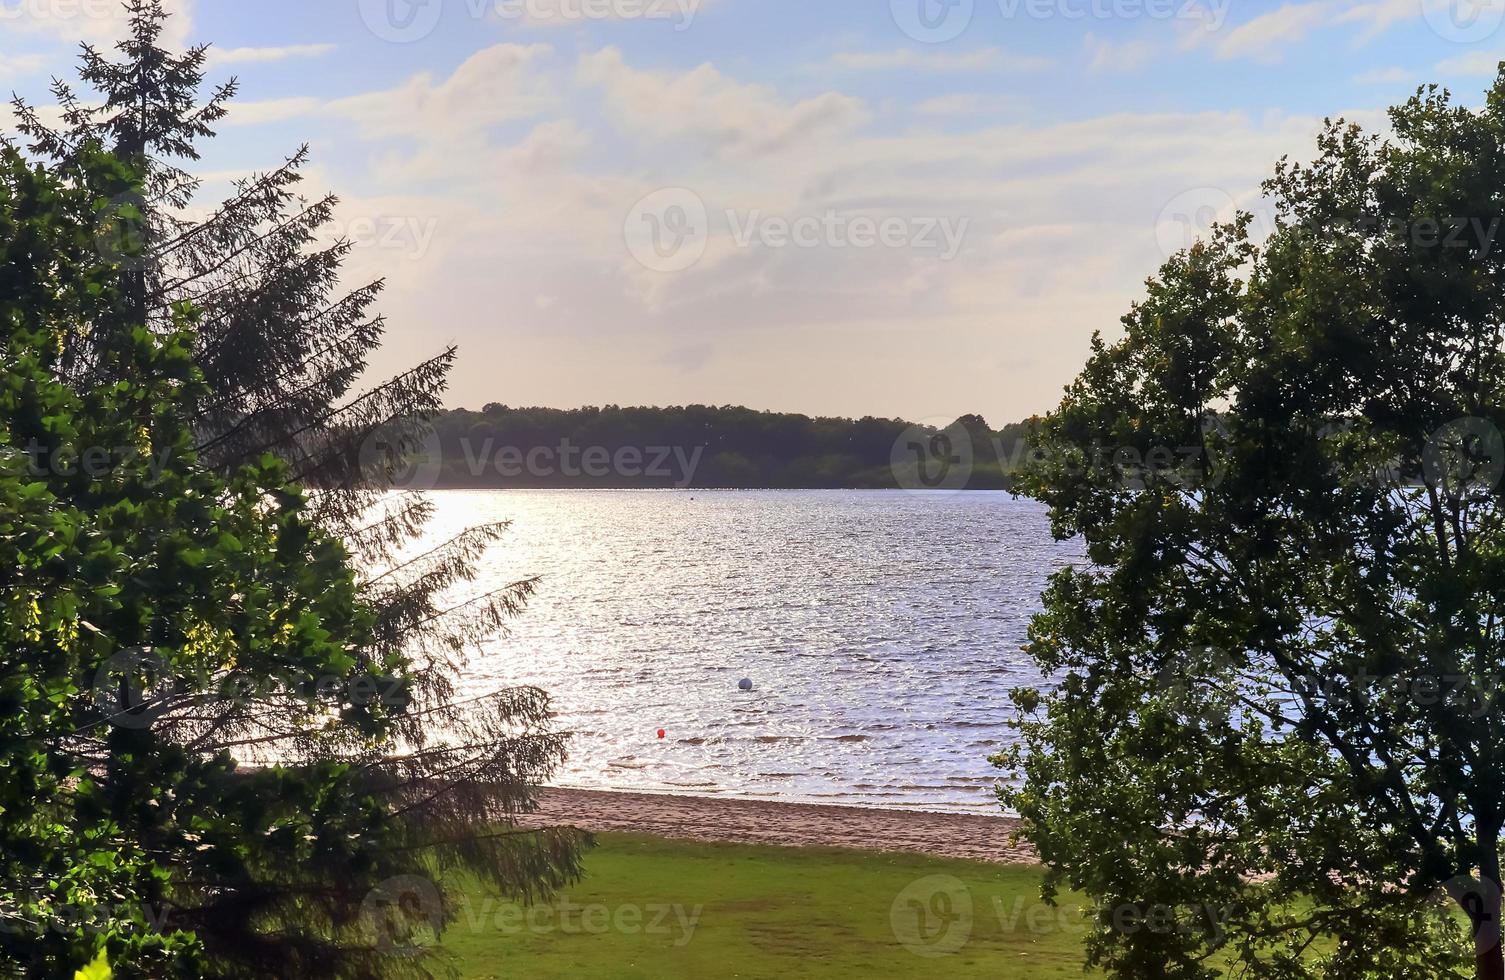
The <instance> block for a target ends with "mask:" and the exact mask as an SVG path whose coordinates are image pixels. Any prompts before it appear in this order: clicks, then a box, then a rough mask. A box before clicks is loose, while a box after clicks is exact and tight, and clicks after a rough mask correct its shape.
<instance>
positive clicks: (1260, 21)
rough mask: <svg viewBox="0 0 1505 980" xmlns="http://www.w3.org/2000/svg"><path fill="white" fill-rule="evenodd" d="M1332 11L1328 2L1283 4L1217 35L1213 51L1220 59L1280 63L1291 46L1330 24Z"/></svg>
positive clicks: (1322, 0) (1319, 0) (1214, 39)
mask: <svg viewBox="0 0 1505 980" xmlns="http://www.w3.org/2000/svg"><path fill="white" fill-rule="evenodd" d="M1333 10H1334V8H1333V5H1332V4H1331V3H1330V2H1325V0H1317V2H1314V3H1287V4H1282V5H1281V6H1280V7H1279V8H1277V9H1275V10H1272V11H1270V12H1269V13H1266V14H1260V15H1259V16H1258V17H1255V18H1254V19H1253V20H1249V21H1246V22H1244V23H1242V24H1240V25H1239V26H1237V27H1235V28H1234V29H1233V30H1231V31H1227V32H1226V33H1224V34H1221V35H1216V36H1214V38H1213V50H1214V51H1215V52H1216V54H1217V56H1218V57H1219V58H1225V59H1226V58H1250V59H1253V60H1255V61H1262V62H1266V63H1273V62H1277V61H1280V60H1281V58H1282V57H1283V56H1284V53H1285V51H1284V49H1285V48H1286V47H1287V46H1288V45H1291V44H1294V43H1296V42H1297V41H1301V40H1303V39H1305V38H1306V36H1307V35H1308V34H1310V33H1311V32H1312V31H1314V30H1317V29H1318V28H1319V27H1322V26H1324V25H1326V24H1328V23H1330V22H1331V19H1332V16H1333ZM1189 36H1195V35H1189Z"/></svg>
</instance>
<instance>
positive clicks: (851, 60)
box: [831, 48, 1051, 72]
mask: <svg viewBox="0 0 1505 980" xmlns="http://www.w3.org/2000/svg"><path fill="white" fill-rule="evenodd" d="M831 63H832V64H834V65H836V66H837V67H838V68H851V69H856V70H860V71H892V70H896V69H912V70H916V71H931V72H986V71H1036V70H1039V69H1041V68H1048V67H1049V66H1050V63H1051V62H1050V59H1049V58H1040V57H1034V56H1030V55H1016V54H1009V53H1008V52H1006V51H1003V50H1001V49H999V48H984V49H982V50H980V51H915V50H913V49H910V48H900V49H899V50H897V51H873V52H861V51H843V52H840V53H838V54H836V55H834V56H833V57H832V58H831Z"/></svg>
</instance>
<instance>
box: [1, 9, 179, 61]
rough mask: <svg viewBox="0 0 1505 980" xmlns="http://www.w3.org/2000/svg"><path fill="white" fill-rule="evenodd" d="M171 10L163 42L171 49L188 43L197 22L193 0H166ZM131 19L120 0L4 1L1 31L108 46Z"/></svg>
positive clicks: (116, 38)
mask: <svg viewBox="0 0 1505 980" xmlns="http://www.w3.org/2000/svg"><path fill="white" fill-rule="evenodd" d="M163 7H164V9H165V10H166V11H167V13H168V14H169V17H168V19H167V23H166V26H165V28H164V30H163V34H162V43H163V44H164V46H166V47H167V48H169V49H171V50H180V49H182V48H184V47H186V46H187V44H188V40H189V34H190V32H191V29H192V26H193V18H192V14H193V0H164V2H163ZM127 22H128V17H127V15H126V11H125V6H124V5H123V4H122V3H120V2H119V0H71V2H56V3H39V2H31V0H27V2H23V3H10V2H7V3H0V31H3V32H4V33H6V34H35V35H39V36H42V37H50V38H53V39H55V40H60V41H67V42H70V43H75V42H78V41H83V42H85V43H88V44H93V45H95V46H97V47H108V46H109V45H111V44H113V43H114V42H115V41H118V40H120V38H122V37H123V36H124V35H125V28H126V24H127Z"/></svg>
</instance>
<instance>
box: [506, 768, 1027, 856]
mask: <svg viewBox="0 0 1505 980" xmlns="http://www.w3.org/2000/svg"><path fill="white" fill-rule="evenodd" d="M538 801H539V810H538V812H537V813H532V814H527V815H524V816H522V817H521V818H519V820H518V825H519V826H522V827H542V826H559V825H568V826H574V827H579V828H580V829H581V830H587V831H592V832H599V833H639V834H651V835H654V836H657V837H669V838H678V839H681V840H696V841H710V842H722V843H733V844H767V845H773V846H776V847H855V848H859V849H863V850H875V851H899V852H907V853H917V854H927V855H930V856H931V857H942V858H962V859H965V860H972V861H991V862H993V863H997V864H1035V863H1037V861H1036V858H1035V854H1034V851H1033V850H1032V849H1031V848H1030V847H1029V845H1028V844H1025V843H1023V842H1015V841H1013V840H1012V837H1013V834H1014V832H1015V831H1016V830H1017V829H1018V826H1019V822H1018V821H1017V820H1016V819H1014V818H1012V817H1006V816H1004V815H1003V814H1001V813H1000V814H999V815H997V816H987V815H983V814H972V813H937V812H934V811H930V810H883V809H878V808H875V807H859V806H841V805H836V804H826V803H789V802H784V801H775V800H749V799H731V798H719V797H704V796H675V795H671V794H658V793H632V792H617V791H615V790H584V789H563V788H559V787H544V788H542V789H541V790H540V791H539V794H538Z"/></svg>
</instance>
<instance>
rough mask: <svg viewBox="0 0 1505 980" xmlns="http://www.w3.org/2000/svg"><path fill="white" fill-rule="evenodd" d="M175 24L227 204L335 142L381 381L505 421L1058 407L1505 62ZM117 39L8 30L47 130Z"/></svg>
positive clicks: (790, 32) (925, 6) (782, 23)
mask: <svg viewBox="0 0 1505 980" xmlns="http://www.w3.org/2000/svg"><path fill="white" fill-rule="evenodd" d="M170 6H171V7H172V8H173V9H174V10H175V11H177V16H176V17H175V19H174V26H173V35H172V40H173V41H174V42H176V43H186V42H190V41H193V42H198V41H212V42H213V43H214V44H215V47H216V48H217V49H218V54H217V55H216V61H215V65H214V68H213V75H214V77H215V78H222V77H226V76H228V75H230V74H235V75H237V76H238V77H239V78H240V79H241V82H242V86H243V87H242V93H241V98H240V99H239V100H238V108H237V110H236V111H235V112H234V113H233V114H232V116H231V118H230V119H229V120H228V121H227V124H226V125H224V126H223V128H222V130H221V135H220V137H219V138H218V139H216V140H215V141H213V142H212V143H211V144H209V146H208V147H207V149H209V152H208V153H206V156H205V159H204V161H203V169H204V170H205V172H207V173H208V174H209V175H210V176H211V186H212V187H214V188H220V187H222V186H223V182H224V181H226V180H228V179H230V178H232V177H234V176H237V175H243V174H245V173H248V172H251V171H254V170H256V169H261V168H266V167H270V166H275V165H276V164H278V163H279V162H280V161H281V160H282V159H283V157H284V156H285V155H286V154H287V153H289V152H291V151H292V149H294V148H295V147H296V146H297V145H299V144H300V143H302V142H308V143H310V144H311V145H312V149H313V156H314V159H313V165H312V167H311V168H310V170H309V181H308V189H309V191H310V193H315V192H322V191H326V190H333V191H336V192H338V193H339V194H340V195H341V197H342V199H343V201H344V204H343V206H342V210H341V219H340V223H339V227H337V228H336V229H332V233H343V234H346V235H347V236H349V237H350V238H352V239H353V240H354V241H356V243H357V245H358V247H357V249H356V251H355V254H354V257H353V258H352V261H351V270H350V272H351V282H352V284H354V283H355V282H356V281H358V280H361V279H363V278H369V277H376V276H385V277H386V278H387V280H388V282H389V289H388V292H387V294H386V296H385V297H384V300H383V309H384V311H385V312H386V313H387V314H388V315H389V318H390V335H389V342H388V345H387V347H386V348H385V349H384V350H383V351H382V352H381V353H380V354H378V355H377V357H376V358H375V364H376V366H377V368H379V369H381V370H384V371H387V372H390V371H395V370H399V369H400V368H401V367H403V366H404V365H405V364H408V363H411V362H412V361H414V360H415V359H416V358H418V357H420V356H423V355H424V354H427V353H431V352H433V351H435V350H437V349H440V348H442V347H443V345H445V344H446V343H450V342H456V343H459V344H460V346H461V360H460V363H459V366H458V368H457V370H456V373H455V377H454V385H453V391H452V396H451V403H452V404H455V405H467V406H470V407H479V406H480V405H481V404H483V403H485V402H488V401H502V402H506V403H508V404H513V405H524V404H541V405H555V406H561V407H568V406H574V405H581V404H602V403H619V404H668V403H684V402H709V403H718V404H720V403H742V404H748V405H751V406H754V407H759V408H773V409H780V410H790V411H803V412H808V413H812V414H842V415H863V414H877V415H897V416H904V417H907V418H911V419H915V420H921V419H924V420H934V419H949V418H952V417H955V416H956V415H958V414H961V413H963V412H981V413H983V414H984V415H985V416H986V417H987V418H988V419H989V420H990V421H993V422H995V424H1002V423H1003V422H1005V421H1009V420H1012V419H1015V418H1019V417H1022V416H1024V415H1027V414H1030V413H1033V412H1039V411H1044V410H1047V409H1048V408H1050V407H1051V406H1052V405H1053V404H1054V403H1055V402H1056V401H1057V400H1058V397H1059V393H1060V389H1061V387H1062V386H1063V385H1064V384H1066V383H1067V382H1068V381H1069V380H1070V379H1071V377H1072V376H1073V374H1074V373H1075V372H1076V370H1077V369H1078V368H1079V367H1080V364H1081V361H1082V359H1083V357H1084V356H1085V353H1086V349H1087V341H1088V338H1089V337H1090V335H1091V333H1092V331H1093V330H1095V329H1100V330H1103V331H1105V332H1107V333H1109V334H1111V333H1113V332H1114V331H1115V330H1116V328H1117V321H1118V317H1119V316H1121V315H1122V314H1123V313H1124V312H1125V311H1126V310H1127V309H1128V306H1129V304H1130V303H1131V302H1132V301H1133V300H1134V299H1135V298H1136V296H1137V295H1138V293H1139V292H1140V289H1141V283H1142V281H1143V279H1144V277H1145V276H1147V275H1149V274H1151V273H1152V272H1153V271H1154V269H1155V267H1156V266H1157V265H1158V264H1159V262H1160V261H1162V260H1163V258H1164V255H1165V254H1166V252H1167V251H1171V250H1174V249H1175V248H1177V247H1180V246H1181V245H1184V244H1185V243H1186V241H1187V240H1189V238H1190V236H1192V235H1194V234H1195V232H1196V231H1197V229H1198V228H1199V227H1202V226H1204V225H1205V224H1206V223H1207V221H1208V220H1211V219H1212V218H1213V217H1215V216H1226V214H1228V213H1230V212H1231V211H1232V210H1233V209H1234V208H1235V207H1246V208H1251V209H1253V210H1255V211H1256V214H1257V217H1258V216H1259V215H1261V214H1263V213H1264V212H1263V211H1262V209H1263V208H1264V204H1263V202H1261V200H1260V198H1259V194H1258V184H1259V181H1260V179H1261V178H1262V177H1263V176H1265V175H1266V174H1267V173H1268V172H1269V169H1270V167H1271V165H1272V164H1273V163H1274V161H1275V160H1276V159H1278V158H1279V157H1280V156H1281V155H1282V154H1286V153H1289V154H1292V155H1294V156H1298V157H1300V156H1306V155H1308V154H1309V153H1310V150H1311V146H1312V136H1313V134H1314V133H1315V132H1316V130H1317V127H1318V126H1319V125H1320V122H1321V119H1322V117H1323V116H1325V115H1343V116H1346V117H1348V118H1350V119H1354V120H1357V121H1359V122H1361V123H1363V124H1364V125H1366V126H1370V127H1375V128H1381V129H1382V128H1383V126H1384V112H1383V110H1384V107H1385V106H1386V105H1388V104H1391V103H1393V102H1396V101H1399V100H1401V99H1403V98H1405V97H1406V96H1407V95H1408V94H1409V93H1410V92H1411V91H1412V90H1414V88H1415V86H1416V85H1417V84H1419V83H1421V82H1424V81H1437V82H1441V83H1444V84H1446V85H1448V86H1449V87H1450V88H1452V89H1453V90H1454V91H1455V92H1456V93H1457V94H1458V97H1459V98H1460V99H1461V100H1462V101H1465V102H1467V103H1470V104H1475V103H1477V102H1479V101H1480V99H1481V97H1482V92H1483V90H1484V89H1485V88H1486V86H1487V85H1488V84H1489V83H1490V82H1491V80H1492V77H1493V75H1494V66H1495V64H1496V62H1497V61H1498V60H1499V57H1500V56H1501V55H1502V54H1505V0H1465V2H1461V3H1460V2H1458V0H1362V2H1359V0H1310V2H1293V3H1287V4H1275V3H1253V2H1248V0H1243V2H1241V0H892V2H889V0H861V2H858V0H818V2H816V0H803V2H797V0H427V2H426V3H413V2H411V0H316V2H310V0H298V2H293V0H256V2H254V3H252V2H247V0H173V2H172V3H171V4H170ZM118 28H119V21H118V17H117V16H116V14H115V13H114V9H113V5H112V4H111V3H110V2H109V0H0V31H3V34H0V37H3V38H4V40H3V41H0V84H3V85H4V86H6V87H7V88H9V89H12V90H14V91H16V92H18V93H21V94H22V95H25V96H26V97H28V98H29V99H30V100H31V101H33V102H34V103H37V104H41V105H44V106H45V105H46V104H47V102H48V101H49V99H48V96H47V89H46V83H47V79H48V78H49V77H50V76H51V75H52V74H60V75H63V76H65V77H66V76H68V75H70V74H71V72H72V63H73V53H72V52H73V48H74V47H75V46H76V43H77V42H78V41H80V40H89V41H92V42H94V43H108V42H109V40H110V38H111V37H112V36H113V35H114V34H115V32H117V31H118ZM205 203H206V204H207V203H208V201H206V202H205ZM1265 220H1267V219H1265ZM1257 224H1258V221H1257Z"/></svg>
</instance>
